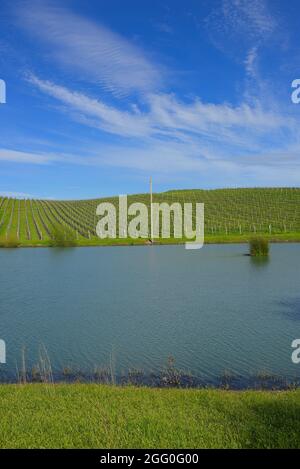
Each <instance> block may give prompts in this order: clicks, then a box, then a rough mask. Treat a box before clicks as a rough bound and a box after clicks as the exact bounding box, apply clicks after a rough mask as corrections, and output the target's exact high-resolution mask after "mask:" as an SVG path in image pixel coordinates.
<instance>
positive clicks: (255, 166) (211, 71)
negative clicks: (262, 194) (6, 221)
mask: <svg viewBox="0 0 300 469" xmlns="http://www.w3.org/2000/svg"><path fill="white" fill-rule="evenodd" d="M298 7H299V5H298V2H297V1H292V0H290V1H289V2H284V1H283V0H272V1H269V2H268V1H265V0H252V1H249V0H202V1H201V0H185V1H182V0H172V1H158V0H143V1H141V0H126V1H125V0H110V1H107V0H98V1H89V2H86V1H82V0H72V1H71V0H64V1H55V0H48V1H45V0H30V1H27V0H26V1H18V0H16V1H14V2H11V1H6V0H2V1H1V5H0V31H1V32H0V79H3V80H5V82H6V87H7V102H6V104H0V193H1V194H8V195H13V194H14V195H19V196H24V197H42V198H65V199H77V198H88V197H98V196H106V195H113V194H123V193H137V192H145V191H147V190H148V180H149V176H150V175H152V176H153V179H154V189H155V190H157V191H160V190H168V189H172V188H215V187H245V186H246V187H247V186H299V180H300V165H299V157H300V131H299V129H300V127H299V122H300V105H295V104H293V103H292V102H291V92H292V89H291V83H292V81H293V80H294V79H296V78H300V46H299V44H300V32H299V19H298V14H299V8H298Z"/></svg>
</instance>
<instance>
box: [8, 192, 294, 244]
mask: <svg viewBox="0 0 300 469" xmlns="http://www.w3.org/2000/svg"><path fill="white" fill-rule="evenodd" d="M104 201H106V202H112V203H113V204H114V205H115V207H116V209H118V198H117V197H111V198H106V199H93V200H78V201H50V200H29V199H27V200H25V199H23V200H17V199H13V198H5V197H2V198H0V237H1V238H2V239H3V238H7V237H10V236H13V237H16V238H17V239H18V240H19V241H20V242H22V243H24V244H26V243H28V244H30V243H32V242H34V243H38V242H42V241H49V240H51V238H53V235H54V232H55V230H57V229H60V230H67V231H69V232H70V231H72V232H73V233H74V235H75V236H76V238H77V239H78V241H79V242H80V241H88V240H93V239H94V240H96V239H98V238H97V236H96V224H97V221H98V220H99V217H97V215H96V208H97V206H98V204H99V203H101V202H104ZM133 202H142V203H144V204H146V205H147V206H148V207H149V205H150V198H149V194H140V195H131V196H128V205H130V204H131V203H133ZM153 202H159V203H161V202H167V203H169V204H172V203H174V202H180V203H181V204H183V203H185V202H192V203H196V202H204V204H205V234H206V235H215V236H217V235H222V236H226V235H233V234H237V235H243V234H255V233H269V234H279V233H283V234H284V233H296V232H300V189H299V188H274V189H219V190H185V191H170V192H163V193H157V194H153ZM149 213H150V210H149ZM117 215H118V210H117ZM172 219H173V214H172V213H171V221H172ZM149 223H150V220H149ZM171 224H172V223H171ZM171 231H172V229H171Z"/></svg>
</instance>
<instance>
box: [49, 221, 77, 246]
mask: <svg viewBox="0 0 300 469" xmlns="http://www.w3.org/2000/svg"><path fill="white" fill-rule="evenodd" d="M51 235H52V239H51V242H50V244H51V246H54V247H71V246H76V245H77V239H76V233H75V232H74V231H72V230H70V228H67V227H65V226H64V227H58V226H55V227H54V228H53V230H52V233H51Z"/></svg>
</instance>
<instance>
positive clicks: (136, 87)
mask: <svg viewBox="0 0 300 469" xmlns="http://www.w3.org/2000/svg"><path fill="white" fill-rule="evenodd" d="M15 15H16V17H17V20H18V23H19V25H20V26H21V27H22V28H24V29H25V30H27V31H28V32H29V33H31V34H32V35H33V36H35V37H38V38H39V39H40V40H42V41H44V42H45V43H46V44H47V45H50V46H51V53H50V57H51V56H52V58H53V59H55V60H56V61H58V62H59V63H60V64H61V65H63V66H64V67H68V68H70V69H72V70H73V71H74V70H76V71H77V72H79V74H80V76H81V77H82V78H83V79H86V80H88V81H91V82H93V83H96V84H98V85H100V86H101V87H102V88H103V89H104V90H107V91H109V92H111V93H113V94H114V95H116V96H118V97H122V96H125V95H128V94H131V93H135V92H140V93H144V92H148V91H151V90H152V91H153V90H154V89H157V88H158V87H160V85H161V82H162V73H161V70H160V68H159V67H158V66H156V65H154V64H153V62H152V61H150V60H149V59H148V58H147V56H146V54H145V52H144V51H143V50H142V49H141V48H140V47H138V46H137V45H135V44H133V43H132V42H130V41H129V40H128V39H126V38H124V37H122V36H121V35H120V34H118V33H115V32H113V31H111V30H110V29H108V28H106V27H105V26H104V25H101V24H99V23H94V22H93V21H92V20H89V19H85V18H83V17H81V16H79V15H76V14H75V13H73V12H71V11H69V10H68V9H66V8H64V7H63V6H61V4H58V3H49V2H40V1H38V0H30V1H28V0H25V1H23V2H17V4H16V8H15Z"/></svg>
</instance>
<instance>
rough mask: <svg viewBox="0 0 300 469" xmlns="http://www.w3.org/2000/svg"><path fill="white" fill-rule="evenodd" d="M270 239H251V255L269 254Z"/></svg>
mask: <svg viewBox="0 0 300 469" xmlns="http://www.w3.org/2000/svg"><path fill="white" fill-rule="evenodd" d="M268 255H269V241H268V240H267V239H265V238H253V239H251V240H250V256H268Z"/></svg>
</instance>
